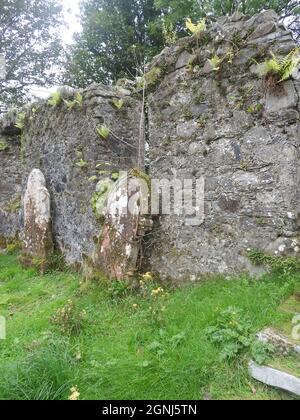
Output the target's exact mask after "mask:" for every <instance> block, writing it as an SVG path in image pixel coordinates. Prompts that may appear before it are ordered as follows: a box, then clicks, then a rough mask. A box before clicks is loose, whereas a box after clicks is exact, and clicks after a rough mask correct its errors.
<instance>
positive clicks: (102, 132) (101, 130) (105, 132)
mask: <svg viewBox="0 0 300 420" xmlns="http://www.w3.org/2000/svg"><path fill="white" fill-rule="evenodd" d="M96 130H97V133H98V135H99V136H100V137H101V138H102V139H104V140H107V139H108V136H109V134H110V130H109V128H108V127H106V125H102V126H101V127H97V129H96Z"/></svg>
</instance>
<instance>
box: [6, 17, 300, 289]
mask: <svg viewBox="0 0 300 420" xmlns="http://www.w3.org/2000/svg"><path fill="white" fill-rule="evenodd" d="M294 48H295V44H294V41H293V39H292V36H291V34H290V33H288V32H287V31H286V30H285V29H284V27H283V26H282V25H280V24H279V22H278V18H277V16H276V15H275V14H274V13H273V12H270V11H267V12H263V13H261V14H259V15H257V16H255V17H253V18H251V19H247V18H246V17H244V16H243V15H241V14H239V13H236V14H235V15H234V16H232V17H231V18H228V17H226V18H222V19H220V20H219V21H218V22H217V23H215V24H214V25H213V26H211V27H209V28H208V29H207V30H206V31H205V32H203V33H202V34H201V35H200V36H199V37H198V38H197V37H195V36H194V37H188V38H184V39H181V40H179V41H178V43H177V44H176V45H174V46H172V47H168V48H166V49H165V50H164V51H163V52H162V53H161V54H160V55H159V56H157V57H156V58H155V59H154V60H153V63H152V64H151V66H150V67H149V72H148V73H147V74H146V75H145V80H146V83H147V100H148V111H149V112H148V113H147V115H148V123H149V124H148V126H147V127H144V128H145V132H146V133H149V161H150V175H151V177H152V178H153V179H155V178H157V179H160V180H161V179H168V180H170V181H172V180H175V179H176V180H180V181H183V180H184V179H189V180H193V181H196V180H197V179H200V178H201V177H203V179H204V181H205V190H204V200H205V206H204V207H205V214H204V221H203V222H201V223H199V224H196V225H195V224H192V225H191V224H189V223H187V217H186V215H185V214H184V213H183V214H181V215H174V214H173V215H172V214H170V215H160V216H157V217H155V218H154V227H153V232H152V235H151V236H150V235H149V234H147V237H146V239H145V243H146V250H145V252H144V255H145V256H146V263H147V265H148V267H149V269H150V270H152V271H154V272H158V273H159V274H160V276H161V277H162V278H171V279H173V280H176V281H179V282H183V281H194V280H197V279H198V278H200V277H202V276H205V275H211V274H218V273H220V274H225V275H227V274H228V275H232V274H238V273H240V272H243V271H248V272H249V271H250V272H251V273H252V274H259V273H260V272H261V269H260V268H256V267H254V266H253V265H252V264H251V262H250V260H249V258H248V252H249V251H250V250H260V251H263V252H268V253H270V254H272V255H278V256H280V255H283V256H284V255H292V256H298V255H299V236H300V233H299V228H300V217H299V202H300V188H299V181H300V172H299V112H300V100H299V95H300V74H299V68H298V69H297V70H296V71H295V72H294V74H293V77H292V78H289V80H287V81H284V82H281V83H275V84H274V83H273V86H271V82H272V80H268V83H266V80H264V79H263V77H261V75H260V70H261V66H260V64H259V63H262V62H264V61H265V60H266V59H267V58H270V53H271V52H273V53H275V54H278V55H279V56H282V57H284V56H286V55H287V54H288V53H289V52H290V51H292V50H293V49H294ZM213 57H214V60H213V61H211V59H212V58H213ZM273 82H274V80H273ZM124 83H125V82H124ZM126 83H127V84H126V86H127V87H126V88H124V87H121V85H120V86H119V87H113V88H110V87H105V86H98V85H95V86H91V87H90V88H89V89H87V90H86V91H84V92H82V95H83V103H82V104H74V103H73V104H72V102H70V101H71V98H74V94H75V93H74V92H70V91H69V90H64V91H63V99H64V100H63V101H62V102H61V103H59V104H56V106H51V105H49V103H47V102H42V103H39V104H35V105H32V106H29V107H27V108H26V110H25V114H26V115H25V120H24V129H23V130H22V133H21V130H20V129H16V127H15V123H16V119H17V115H16V113H10V114H8V115H7V116H6V117H5V118H4V119H3V120H2V121H1V123H0V137H1V141H0V165H1V178H0V239H1V241H2V245H3V242H4V240H3V239H4V238H12V237H14V236H16V235H17V234H18V232H19V231H22V226H23V221H22V212H21V211H20V203H21V195H22V194H24V191H25V189H26V183H27V180H28V176H29V174H30V172H31V171H32V170H33V169H40V170H41V171H42V172H43V174H44V175H45V178H46V187H47V188H48V190H49V193H50V197H51V213H52V222H53V234H54V235H53V236H54V241H55V244H56V247H57V248H58V249H59V250H61V251H62V253H63V255H64V256H65V258H66V261H67V263H69V264H73V265H78V266H81V265H82V263H83V262H84V261H85V260H89V262H92V264H94V267H96V269H99V270H101V267H100V266H99V264H100V265H101V261H104V260H105V261H107V260H108V259H109V260H111V257H113V255H114V252H115V254H116V255H117V254H120V252H119V251H120V243H119V242H120V241H119V242H118V241H112V240H111V238H110V236H109V235H107V232H111V227H110V225H109V224H107V223H106V224H105V221H104V220H103V218H102V217H100V216H101V214H99V208H100V210H101V208H102V205H103V197H102V192H103V191H104V190H105V189H106V187H107V185H108V182H109V181H111V180H116V179H117V178H116V173H117V172H119V171H120V170H121V171H122V170H129V169H132V168H135V167H136V166H137V163H138V151H137V149H138V143H139V141H140V140H139V139H140V138H141V137H140V135H141V131H143V130H141V109H142V100H141V96H142V95H141V90H140V86H139V87H136V88H134V83H131V82H126ZM123 86H125V85H123ZM128 86H130V90H128V89H129V88H128ZM120 100H121V101H120ZM101 127H102V128H103V127H107V128H108V129H109V133H108V135H105V136H103V135H101V132H99V129H100V128H101ZM142 128H143V127H142ZM97 129H98V132H97ZM100 131H101V130H100ZM116 196H117V195H116ZM100 213H101V211H100ZM122 220H123V219H122ZM132 220H133V221H134V223H133V221H132ZM132 220H131V219H128V220H127V222H126V223H127V224H126V223H124V226H125V225H126V226H129V228H130V232H129V233H128V236H126V237H128V238H131V239H132V238H135V239H137V237H138V239H140V238H139V235H140V233H139V232H140V231H142V230H143V229H142V230H140V229H139V227H138V223H135V219H134V218H133V219H132ZM106 222H107V220H106ZM133 224H134V226H133ZM150 225H151V223H150ZM103 226H104V227H103ZM115 228H116V229H115V230H116V232H118V231H119V229H118V227H115ZM121 230H122V229H121ZM103 231H104V235H103ZM21 233H22V232H21ZM101 235H102V236H101ZM21 236H22V235H21ZM121 238H122V237H121ZM125 239H126V238H125ZM131 239H130V241H131ZM1 241H0V245H1ZM101 241H102V242H101ZM130 241H129V242H130ZM103 242H105V244H104V245H105V246H104V245H103V246H102V245H101V244H103ZM117 242H118V247H117V246H116V245H112V244H116V243H117ZM121 242H122V244H121V248H122V249H123V248H124V249H126V250H127V248H129V247H128V246H126V243H124V238H123V241H121ZM125 242H126V241H125ZM129 245H131V244H129ZM114 246H115V248H116V247H117V248H118V249H117V248H116V249H115V248H114ZM107 247H108V248H111V247H112V248H113V249H112V250H111V249H107ZM104 251H105V252H104ZM103 252H104V254H105V255H104V256H105V258H106V259H105V258H104V259H103ZM101 253H102V257H101ZM99 255H100V257H101V258H102V259H101V258H100V257H99ZM107 255H109V258H108V257H107ZM97 256H98V259H97ZM136 257H137V255H136V252H135V253H134V259H133V260H134V261H136V259H137V258H136ZM121 260H122V261H123V260H124V258H123V257H122V258H121ZM123 262H124V261H123ZM122 264H123V263H122ZM125 267H126V262H125V263H124V267H123V266H122V267H121V268H122V270H119V268H120V267H117V269H118V270H119V271H118V273H119V275H120V276H121V274H122V275H123V271H124V270H125Z"/></svg>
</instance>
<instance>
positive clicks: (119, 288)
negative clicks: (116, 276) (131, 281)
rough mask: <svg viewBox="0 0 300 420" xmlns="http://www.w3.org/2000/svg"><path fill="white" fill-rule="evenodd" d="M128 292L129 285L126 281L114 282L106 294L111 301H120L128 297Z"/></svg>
mask: <svg viewBox="0 0 300 420" xmlns="http://www.w3.org/2000/svg"><path fill="white" fill-rule="evenodd" d="M129 292H130V288H129V285H128V283H127V282H126V281H121V280H114V281H112V282H111V285H110V287H109V289H108V293H109V295H110V297H111V299H112V300H116V301H117V300H121V299H124V298H125V297H126V296H128V294H129Z"/></svg>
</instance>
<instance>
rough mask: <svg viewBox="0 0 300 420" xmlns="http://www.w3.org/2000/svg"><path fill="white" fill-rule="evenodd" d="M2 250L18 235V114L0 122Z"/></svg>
mask: <svg viewBox="0 0 300 420" xmlns="http://www.w3.org/2000/svg"><path fill="white" fill-rule="evenodd" d="M0 168H1V172H0V248H1V247H2V246H4V247H5V246H6V242H7V241H12V240H15V239H16V237H17V236H18V235H19V232H20V227H21V220H20V210H21V196H22V173H23V167H22V162H21V158H20V142H19V133H18V130H17V129H16V128H15V114H14V113H11V114H10V115H8V116H7V117H6V118H3V119H2V121H1V122H0Z"/></svg>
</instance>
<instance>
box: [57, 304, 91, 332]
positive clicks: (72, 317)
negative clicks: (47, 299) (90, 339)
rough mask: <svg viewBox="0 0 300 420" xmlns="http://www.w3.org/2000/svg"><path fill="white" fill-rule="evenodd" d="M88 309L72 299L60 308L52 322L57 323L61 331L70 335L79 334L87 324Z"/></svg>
mask: <svg viewBox="0 0 300 420" xmlns="http://www.w3.org/2000/svg"><path fill="white" fill-rule="evenodd" d="M85 320H86V311H85V310H80V309H79V308H77V307H76V305H75V303H74V302H73V301H72V300H68V302H67V303H66V305H65V306H64V307H62V308H59V309H58V310H57V311H56V313H55V315H53V316H52V318H51V320H50V321H51V323H52V324H54V325H57V326H58V327H59V329H60V331H61V332H62V333H64V334H68V335H78V334H79V333H80V332H81V331H82V329H83V327H84V324H85Z"/></svg>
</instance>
